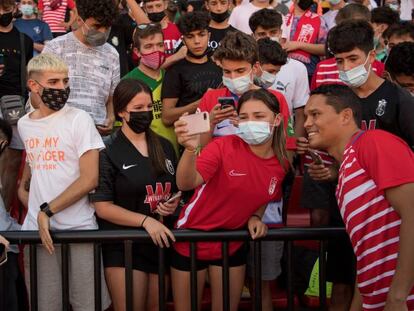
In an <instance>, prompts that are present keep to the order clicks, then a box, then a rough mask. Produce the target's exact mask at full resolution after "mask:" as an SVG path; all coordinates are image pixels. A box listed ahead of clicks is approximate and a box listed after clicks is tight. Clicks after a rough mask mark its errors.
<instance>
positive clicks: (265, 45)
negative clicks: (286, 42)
mask: <svg viewBox="0 0 414 311" xmlns="http://www.w3.org/2000/svg"><path fill="white" fill-rule="evenodd" d="M257 45H258V47H259V63H260V64H261V65H263V64H272V65H273V66H283V65H285V64H286V62H287V53H286V52H285V51H284V50H283V48H282V47H281V46H280V44H279V43H277V42H276V41H272V40H270V39H269V38H263V39H260V40H258V41H257Z"/></svg>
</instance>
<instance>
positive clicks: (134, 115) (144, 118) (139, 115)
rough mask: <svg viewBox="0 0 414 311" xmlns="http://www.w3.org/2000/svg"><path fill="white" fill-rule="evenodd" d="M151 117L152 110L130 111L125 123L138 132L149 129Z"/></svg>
mask: <svg viewBox="0 0 414 311" xmlns="http://www.w3.org/2000/svg"><path fill="white" fill-rule="evenodd" d="M153 118H154V117H153V115H152V111H131V112H129V121H126V123H127V124H128V126H129V128H130V129H131V130H132V131H134V132H135V133H137V134H140V133H143V132H146V131H147V130H148V129H149V127H150V125H151V122H152V120H153Z"/></svg>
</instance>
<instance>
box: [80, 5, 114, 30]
mask: <svg viewBox="0 0 414 311" xmlns="http://www.w3.org/2000/svg"><path fill="white" fill-rule="evenodd" d="M76 7H77V9H78V14H79V16H80V17H81V18H82V19H83V20H84V21H85V20H87V19H88V18H91V17H92V18H94V19H96V21H97V22H98V23H100V24H101V25H102V26H104V27H110V26H112V24H113V21H115V20H116V18H117V16H118V13H119V12H118V7H117V6H116V5H115V2H114V1H113V0H77V1H76Z"/></svg>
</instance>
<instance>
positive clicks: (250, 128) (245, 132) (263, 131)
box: [236, 121, 272, 146]
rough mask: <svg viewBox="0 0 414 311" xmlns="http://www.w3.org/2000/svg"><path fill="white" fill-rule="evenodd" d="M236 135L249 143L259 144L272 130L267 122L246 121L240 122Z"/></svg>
mask: <svg viewBox="0 0 414 311" xmlns="http://www.w3.org/2000/svg"><path fill="white" fill-rule="evenodd" d="M236 135H237V136H239V137H240V138H241V139H243V140H244V142H246V143H247V144H249V145H253V146H255V145H260V144H263V143H264V142H266V141H267V140H269V139H270V137H271V136H272V131H271V130H270V124H269V122H265V121H246V122H240V123H239V128H238V130H237V132H236Z"/></svg>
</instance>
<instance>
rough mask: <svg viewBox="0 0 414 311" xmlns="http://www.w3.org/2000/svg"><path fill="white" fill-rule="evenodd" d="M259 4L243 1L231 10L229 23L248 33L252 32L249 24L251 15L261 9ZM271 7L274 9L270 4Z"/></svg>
mask: <svg viewBox="0 0 414 311" xmlns="http://www.w3.org/2000/svg"><path fill="white" fill-rule="evenodd" d="M261 9H262V8H259V7H257V6H254V5H253V4H252V3H251V2H249V3H242V4H240V5H239V6H236V7H235V8H234V9H233V11H232V12H231V15H230V18H229V24H230V25H232V26H233V27H234V28H236V29H237V30H240V31H242V32H244V33H247V34H248V35H251V34H252V30H251V29H250V26H249V19H250V16H252V14H253V13H254V12H256V11H259V10H261ZM269 9H273V7H272V6H269Z"/></svg>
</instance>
